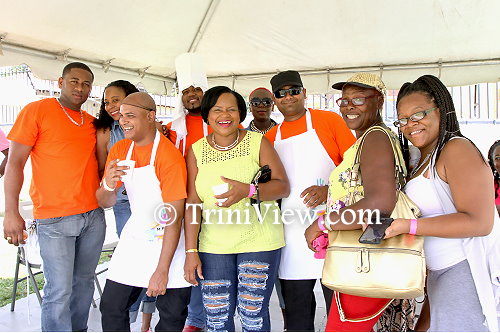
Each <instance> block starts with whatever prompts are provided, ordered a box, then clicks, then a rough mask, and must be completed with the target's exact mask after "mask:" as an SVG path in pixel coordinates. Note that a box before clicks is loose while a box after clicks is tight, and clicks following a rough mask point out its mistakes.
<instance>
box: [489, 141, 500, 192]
mask: <svg viewBox="0 0 500 333" xmlns="http://www.w3.org/2000/svg"><path fill="white" fill-rule="evenodd" d="M499 146H500V140H497V141H495V142H494V143H493V144H492V145H491V147H490V150H488V163H489V165H490V168H491V171H492V172H493V179H494V183H495V199H496V198H498V192H497V191H498V188H499V187H500V174H499V173H498V171H497V169H496V168H495V161H494V157H493V152H494V151H495V149H496V148H497V147H499Z"/></svg>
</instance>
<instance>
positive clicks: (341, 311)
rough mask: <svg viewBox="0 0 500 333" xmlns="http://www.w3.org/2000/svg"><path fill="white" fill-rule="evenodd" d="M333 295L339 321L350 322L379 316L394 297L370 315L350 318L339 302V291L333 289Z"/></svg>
mask: <svg viewBox="0 0 500 333" xmlns="http://www.w3.org/2000/svg"><path fill="white" fill-rule="evenodd" d="M333 295H334V297H335V303H337V309H338V311H339V317H340V321H342V322H346V321H347V322H350V323H360V322H363V321H368V320H372V319H374V318H376V317H377V316H379V315H380V314H381V313H382V312H384V310H385V309H386V308H387V307H388V306H389V305H390V304H391V303H392V301H394V299H390V300H389V302H387V304H385V305H384V306H383V307H382V308H381V309H380V310H379V311H377V312H376V313H375V314H373V315H371V316H367V317H362V318H357V319H350V318H347V317H346V316H345V313H344V309H342V304H341V303H340V295H339V293H338V292H337V291H334V292H333Z"/></svg>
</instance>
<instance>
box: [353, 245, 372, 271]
mask: <svg viewBox="0 0 500 333" xmlns="http://www.w3.org/2000/svg"><path fill="white" fill-rule="evenodd" d="M369 271H370V252H369V251H368V249H365V248H363V249H360V250H359V251H358V255H357V258H356V273H368V272H369Z"/></svg>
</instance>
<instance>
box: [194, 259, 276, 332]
mask: <svg viewBox="0 0 500 333" xmlns="http://www.w3.org/2000/svg"><path fill="white" fill-rule="evenodd" d="M280 258H281V249H278V250H274V251H265V252H250V253H238V254H211V253H200V259H201V262H202V267H203V277H204V278H205V279H204V280H201V293H202V298H203V306H204V307H205V312H206V318H207V319H206V320H207V321H206V326H207V329H208V330H209V331H212V332H213V331H234V329H235V328H234V313H235V311H236V309H238V314H239V315H240V320H241V326H242V329H243V331H244V332H269V331H271V321H270V318H269V299H270V298H271V293H272V291H273V287H274V281H276V276H277V274H278V266H279V262H280Z"/></svg>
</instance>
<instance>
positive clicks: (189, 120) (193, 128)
mask: <svg viewBox="0 0 500 333" xmlns="http://www.w3.org/2000/svg"><path fill="white" fill-rule="evenodd" d="M167 128H168V138H169V139H170V141H172V142H173V144H174V145H175V141H176V140H177V132H175V131H173V130H172V122H169V123H168V124H167ZM186 129H187V135H186V152H185V154H186V155H187V152H188V151H189V148H190V147H191V145H192V144H193V143H195V142H196V141H198V140H199V139H201V138H203V137H204V136H205V135H203V118H202V117H201V116H193V115H191V114H189V113H188V114H187V115H186ZM210 133H212V128H211V127H210V126H208V134H210ZM182 146H183V142H182V140H181V142H180V145H179V151H180V152H181V154H182Z"/></svg>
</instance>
